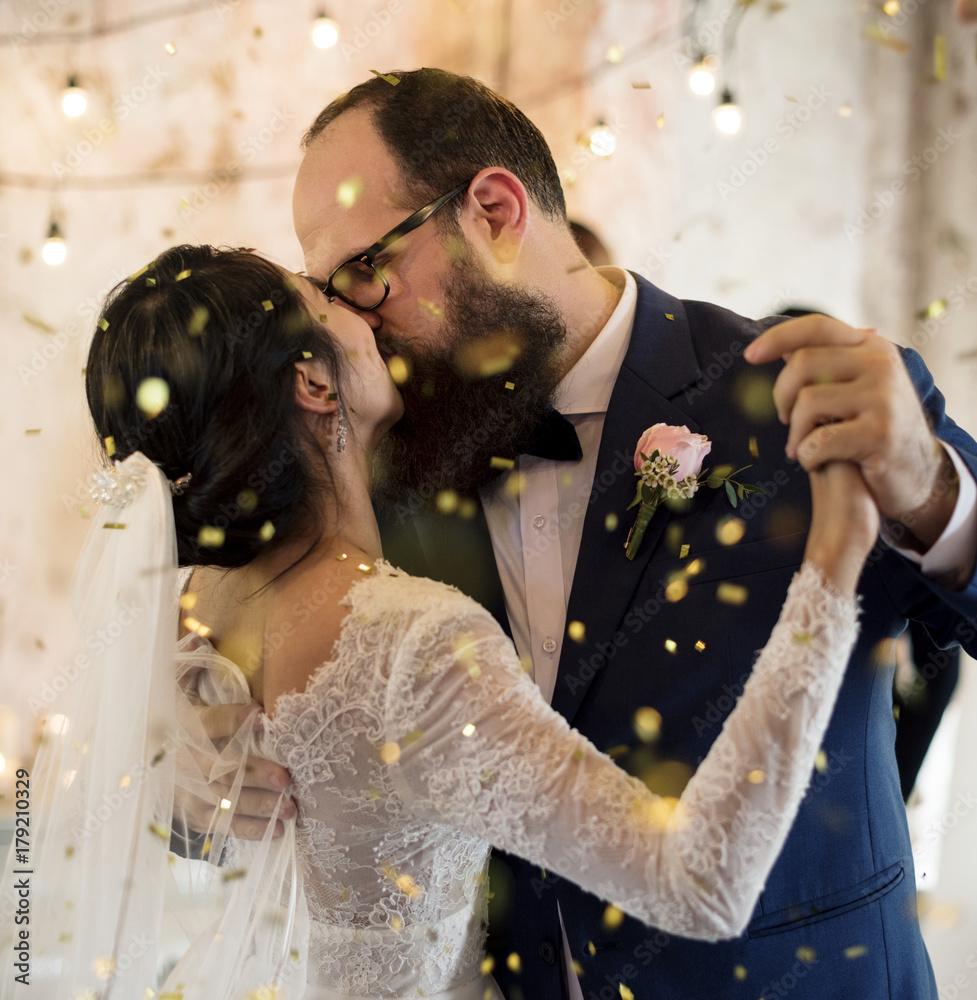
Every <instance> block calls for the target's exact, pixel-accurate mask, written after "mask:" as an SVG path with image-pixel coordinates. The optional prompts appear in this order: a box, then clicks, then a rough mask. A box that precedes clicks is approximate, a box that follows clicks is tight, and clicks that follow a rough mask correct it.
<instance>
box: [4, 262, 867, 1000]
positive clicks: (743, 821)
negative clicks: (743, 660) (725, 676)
mask: <svg viewBox="0 0 977 1000" xmlns="http://www.w3.org/2000/svg"><path fill="white" fill-rule="evenodd" d="M87 392H88V401H89V405H90V408H91V412H92V415H93V417H94V421H95V425H96V428H97V430H98V434H99V435H100V437H101V438H102V440H103V442H104V444H105V449H106V452H107V454H108V456H109V457H112V458H114V459H115V461H116V464H115V467H114V470H111V471H107V472H104V473H100V474H98V476H97V477H96V480H97V488H96V492H95V495H96V496H97V498H98V499H99V500H101V501H102V503H103V506H102V508H101V511H100V513H99V514H98V516H97V518H96V520H95V523H94V524H93V528H92V531H91V534H90V537H89V540H88V542H87V544H86V549H85V552H84V553H83V555H82V559H81V563H80V565H79V569H78V574H77V580H76V603H77V606H78V612H79V618H80V623H81V632H80V636H81V638H80V640H79V643H80V645H79V648H80V649H82V650H84V652H83V653H82V654H80V655H79V658H77V659H76V661H75V664H76V667H77V669H76V670H75V675H76V676H75V677H74V678H71V679H70V680H71V682H70V683H69V684H67V686H66V689H65V690H64V694H63V696H62V701H61V702H60V703H58V704H57V705H55V706H53V709H52V711H53V714H52V716H51V718H50V720H49V722H48V728H47V730H46V733H45V739H44V742H43V744H42V747H41V750H40V753H39V757H38V762H37V765H36V768H35V771H34V773H33V775H32V776H31V782H32V784H31V788H32V791H31V796H32V799H31V801H32V803H33V805H32V809H33V810H34V819H33V822H34V825H33V827H32V829H31V841H30V844H29V845H24V846H29V852H28V850H23V851H22V850H21V847H20V846H18V845H15V847H17V850H16V851H14V850H12V851H11V855H10V858H9V859H8V865H7V872H6V875H5V879H6V881H5V884H4V891H8V888H9V887H10V886H12V885H14V884H19V883H17V882H16V880H17V879H21V880H26V881H27V882H28V883H29V886H30V893H31V904H30V907H29V909H28V910H27V911H25V910H24V909H23V907H22V906H21V905H20V904H19V903H17V902H16V901H13V902H11V905H10V906H8V907H5V908H4V911H3V917H2V920H3V924H2V932H0V942H2V944H3V948H4V954H5V956H7V957H6V958H5V962H6V964H7V967H6V968H5V970H4V977H3V981H2V985H0V995H2V996H3V997H17V996H21V995H23V996H24V997H27V996H29V997H30V998H31V1000H39V998H46V997H51V998H54V997H57V998H59V1000H60V998H62V997H78V998H95V997H99V998H103V997H118V998H125V1000H130V998H136V997H147V998H148V997H162V998H170V1000H176V998H182V1000H191V998H207V1000H216V998H222V997H227V998H231V997H234V998H243V997H248V998H252V1000H271V998H277V1000H282V998H285V997H288V998H298V997H305V998H310V1000H344V998H354V1000H355V998H361V997H427V998H429V1000H431V998H440V1000H476V998H478V1000H481V998H482V997H494V996H498V992H497V989H496V988H495V986H494V983H493V980H492V977H491V960H490V959H484V958H483V952H482V948H483V944H484V938H485V929H484V912H485V911H484V903H485V899H486V894H487V890H488V886H487V885H486V879H485V875H486V870H487V861H488V856H489V850H490V847H493V846H495V847H498V848H501V849H504V850H506V851H510V852H515V853H518V854H520V855H522V856H524V857H526V858H528V859H530V860H531V861H532V862H533V863H534V864H538V865H540V866H541V867H543V868H544V869H547V870H552V871H554V872H557V873H559V874H560V875H562V876H565V877H568V878H570V879H573V880H574V881H576V882H578V883H579V884H580V885H581V886H583V887H584V888H586V889H588V890H590V891H592V892H594V893H597V894H598V895H600V896H602V897H604V898H605V899H607V900H608V901H609V903H612V904H613V905H614V906H615V907H617V908H618V909H619V910H622V911H624V912H626V913H628V914H631V915H633V916H635V917H637V918H639V919H641V920H644V921H646V922H648V923H650V924H654V925H656V926H658V927H661V928H664V929H665V930H666V931H668V932H669V933H672V934H678V935H683V936H687V937H698V938H703V939H717V938H721V937H731V936H736V935H738V934H740V933H741V932H742V931H743V929H744V927H745V926H746V924H747V921H748V919H749V917H750V915H751V913H752V911H753V909H754V907H755V905H756V901H757V898H758V896H759V893H760V891H761V889H762V887H763V884H764V881H765V879H766V877H767V875H768V873H769V871H770V869H771V867H772V866H773V863H774V861H775V859H776V857H777V854H778V852H779V850H780V848H781V846H782V845H783V842H784V840H785V838H786V836H787V833H788V830H789V828H790V825H791V822H792V821H793V818H794V816H795V814H796V811H797V808H798V805H799V803H800V801H801V799H802V797H803V795H804V792H805V790H806V788H807V784H808V781H809V778H810V775H811V772H812V768H813V766H814V763H815V757H816V753H817V750H818V748H819V745H820V740H821V738H822V736H823V734H824V731H825V728H826V726H827V723H828V720H829V718H830V715H831V712H832V708H833V704H834V699H835V697H836V695H837V692H838V689H839V687H840V684H841V680H842V676H843V673H844V669H845V665H846V663H847V661H848V657H849V653H850V651H851V648H852V645H853V643H854V640H855V636H856V632H857V628H856V602H855V598H854V596H853V595H854V589H855V586H856V583H857V580H858V577H859V574H860V572H861V567H862V564H863V562H864V558H865V556H866V554H867V552H868V549H869V548H870V546H871V545H872V544H873V542H874V539H875V534H876V530H877V520H876V514H875V508H874V506H873V504H872V502H871V499H870V498H869V496H868V494H867V492H866V489H865V487H864V484H863V483H862V481H861V477H860V475H859V473H858V472H857V470H856V469H855V467H853V466H840V465H836V466H831V467H828V468H827V469H826V470H825V471H823V472H820V473H817V474H814V475H812V492H813V498H814V512H813V520H812V524H811V528H810V533H809V536H808V542H807V550H806V556H805V562H804V565H803V567H802V568H801V570H800V571H799V572H798V574H797V575H796V577H795V578H794V581H793V583H792V585H791V588H790V591H789V593H788V595H787V597H786V600H785V604H784V607H783V610H782V613H781V616H780V620H779V622H778V624H777V626H776V627H775V629H774V631H773V634H772V635H771V638H770V641H769V642H768V644H767V646H766V647H765V649H764V651H763V652H762V653H761V654H760V657H759V659H758V660H757V662H756V664H755V666H754V668H753V671H752V675H751V678H750V680H749V683H748V684H747V685H746V688H745V691H744V693H743V695H742V697H741V698H740V701H739V703H738V705H737V707H736V709H735V711H734V712H733V714H732V715H731V717H730V718H729V720H728V721H727V723H726V725H725V727H724V730H723V732H722V734H721V735H720V737H719V738H718V739H717V740H716V742H715V744H714V745H713V747H712V749H711V750H710V752H709V754H708V756H707V757H706V759H705V760H704V761H703V763H702V765H701V766H700V767H699V769H698V771H697V772H696V774H695V775H694V776H693V777H692V779H691V780H690V781H689V783H688V785H687V787H686V788H685V791H684V792H683V794H682V796H681V799H680V800H677V801H676V800H671V799H663V798H661V797H659V796H657V795H655V794H653V793H652V792H650V791H649V790H648V789H647V788H646V787H645V785H644V784H643V783H642V782H640V781H639V780H637V779H635V778H633V777H630V776H628V775H627V774H626V773H625V772H624V771H622V770H620V769H618V768H617V767H616V766H615V765H614V763H613V762H612V761H611V760H610V759H609V758H607V757H606V756H605V755H603V754H602V753H600V752H598V751H597V750H596V749H595V748H594V747H593V746H592V745H591V744H589V743H588V742H587V741H586V740H585V739H584V738H583V737H581V736H580V735H579V734H577V733H576V732H575V731H573V730H572V729H570V727H569V726H568V724H567V722H566V721H565V720H564V719H563V718H562V717H561V716H560V715H558V714H557V713H556V712H554V711H553V710H552V709H551V708H550V707H549V706H548V705H547V704H546V703H545V702H544V701H543V699H542V697H541V695H540V694H539V691H538V689H537V688H536V686H535V685H534V684H533V683H532V681H531V680H530V679H529V678H528V677H527V675H526V674H525V672H524V670H523V669H522V667H521V665H520V663H519V660H518V658H517V656H516V653H515V651H514V649H513V646H512V644H511V642H510V641H509V640H508V639H507V638H506V636H505V635H504V634H503V633H502V631H501V630H500V628H499V626H498V625H497V624H496V622H495V621H494V620H493V619H492V617H491V616H490V615H489V614H488V612H486V611H485V610H484V609H482V608H481V607H480V606H478V605H477V604H475V603H474V602H473V601H471V600H470V599H468V598H466V597H464V596H463V595H461V594H460V593H459V592H457V591H456V590H454V589H452V588H450V587H447V586H445V585H443V584H440V583H436V582H433V581H431V580H426V579H419V578H416V577H410V576H407V575H406V574H404V573H401V572H399V571H398V570H397V569H396V568H394V567H393V566H391V565H389V564H388V563H386V562H384V561H383V559H382V555H381V551H380V544H379V535H378V530H377V523H376V519H375V516H374V513H373V509H372V506H371V501H370V481H369V470H370V464H371V459H372V456H373V454H374V451H375V449H376V448H377V445H378V444H379V443H380V441H381V440H382V438H383V436H384V434H385V433H386V432H387V431H388V430H389V428H390V427H391V426H392V425H393V424H394V423H395V422H396V421H397V420H398V418H399V417H400V415H401V413H402V410H403V406H402V403H401V400H400V397H399V395H398V392H397V389H396V387H395V385H394V383H393V382H392V380H391V379H390V376H389V374H388V372H387V368H386V366H385V364H384V361H383V360H382V358H381V357H380V355H379V354H378V353H377V350H376V346H375V344H374V342H373V337H372V335H371V332H370V329H369V327H368V326H367V324H366V323H365V322H364V321H363V320H362V319H361V318H360V317H358V316H357V315H355V314H354V313H353V312H351V311H349V310H347V309H344V308H341V307H339V306H337V305H334V304H333V303H332V302H331V301H327V299H326V298H325V297H324V296H323V294H322V293H321V292H320V291H319V290H318V289H317V288H316V287H315V286H314V285H313V284H312V283H311V282H310V281H308V280H307V279H304V278H302V277H299V276H296V275H291V274H289V273H287V272H285V271H283V270H281V269H280V268H278V267H277V266H275V265H273V264H271V263H270V262H268V261H266V260H264V259H262V258H261V257H258V256H256V255H254V254H253V253H251V252H249V251H244V250H215V249H213V248H210V247H190V246H183V247H176V248H173V249H171V250H168V251H166V252H165V253H163V254H162V255H161V256H160V257H159V258H158V259H157V260H155V261H154V262H153V263H152V264H150V265H148V267H147V268H144V269H143V270H142V271H141V272H138V273H137V274H135V275H133V276H132V277H130V278H129V279H128V280H127V282H125V283H123V284H122V285H120V286H119V288H118V289H117V290H116V291H115V292H114V293H113V294H112V295H111V296H110V298H109V300H108V302H107V305H106V307H105V311H104V314H103V317H102V319H101V320H100V322H99V324H98V329H97V330H96V332H95V337H94V340H93V343H92V347H91V352H90V356H89V361H88V368H87ZM177 565H180V566H194V567H196V569H195V570H194V571H193V574H192V577H191V579H190V581H189V585H188V586H187V588H186V589H185V591H184V592H183V594H182V595H179V597H178V588H177V587H176V585H175V569H176V566H177ZM608 571H609V572H612V571H613V570H611V569H609V570H608ZM178 622H179V625H178ZM113 625H114V627H113ZM178 628H179V635H178ZM95 636H100V638H99V639H97V640H96V641H93V637H95ZM177 639H179V641H177ZM648 645H649V654H648V655H649V657H651V656H653V655H655V654H654V652H653V650H654V649H656V648H658V645H659V644H658V643H655V642H651V643H649V644H648ZM174 679H175V683H174ZM234 703H236V704H241V703H254V704H255V711H254V713H252V714H250V715H249V716H248V722H247V724H246V725H245V726H243V727H241V729H240V730H239V732H238V733H237V734H236V735H235V736H234V737H233V738H231V739H229V740H225V739H221V740H217V741H216V745H215V742H214V740H212V739H211V738H210V737H209V736H208V734H207V731H206V729H205V722H204V721H203V720H206V719H207V718H212V717H213V716H208V715H207V713H206V712H201V711H200V710H199V709H200V706H201V704H203V705H206V706H210V707H211V708H210V711H211V712H220V711H221V707H222V706H227V705H230V704H234ZM259 708H260V710H259ZM255 757H263V758H266V759H268V760H272V761H275V762H277V763H278V764H280V765H282V766H284V767H285V768H287V769H288V771H289V772H290V773H291V775H292V778H293V784H292V786H291V788H290V789H288V790H283V791H282V795H281V797H280V799H279V802H278V805H277V806H276V808H275V809H274V811H273V812H272V814H271V815H270V816H267V817H265V818H264V819H263V820H261V821H257V822H260V825H261V829H259V830H253V829H252V830H247V831H242V830H240V829H239V828H235V831H232V829H231V822H232V818H233V816H234V814H235V811H240V812H243V813H247V812H248V809H247V806H246V803H245V802H244V801H243V799H242V789H243V788H244V786H245V785H246V782H245V780H244V779H245V777H246V772H247V771H248V769H249V768H250V767H252V766H254V765H253V758H255ZM249 758H252V760H249ZM290 796H293V797H294V799H295V801H296V802H297V803H298V811H297V815H294V809H293V807H292V804H291V797H290ZM201 800H203V801H206V802H207V803H208V806H207V812H208V815H207V817H206V819H205V820H204V822H203V823H201V822H200V820H199V815H200V814H199V803H200V801H201ZM188 803H194V804H195V805H193V806H190V805H188ZM201 826H204V827H206V829H202V830H201ZM191 829H197V830H199V831H200V836H199V837H198V838H197V839H196V841H195V847H194V848H193V849H191V845H190V843H189V838H190V833H189V831H190V830H191ZM235 832H237V833H239V834H240V833H244V834H245V835H246V836H247V837H248V838H249V839H247V840H245V839H243V838H242V837H240V836H235V835H234V833H235ZM168 848H169V849H170V850H168ZM177 854H179V855H181V857H179V858H178V857H177V856H176V855H177ZM189 856H195V860H186V858H187V857H189ZM168 869H169V870H170V871H171V872H172V873H173V876H174V877H173V879H172V880H169V877H168V875H167V870H168ZM22 872H27V874H18V873H22ZM168 880H169V881H171V883H172V884H171V885H170V888H169V889H166V885H167V881H168ZM177 883H179V885H177ZM178 890H179V891H178ZM188 892H192V893H193V894H194V896H195V898H196V899H197V900H198V902H199V906H198V907H197V910H196V911H195V913H196V916H195V915H194V914H193V913H191V912H190V909H189V908H188V907H187V905H186V896H187V893H188ZM25 912H26V922H25V921H23V920H20V919H18V917H19V916H23V915H24V913H25ZM613 912H614V911H613V910H611V911H609V913H611V914H612V913H613ZM200 913H202V914H203V916H200ZM175 919H179V920H181V922H182V923H183V926H184V933H185V934H186V935H187V937H186V938H185V939H184V940H190V942H191V944H190V947H189V950H187V951H186V953H185V954H184V955H183V956H182V957H181V958H180V959H179V961H178V962H177V964H176V967H175V968H173V969H172V971H170V972H169V975H168V976H167V977H166V981H165V983H163V984H160V983H159V982H158V979H157V972H158V966H159V965H160V964H161V963H162V962H163V960H164V958H165V956H164V954H163V952H162V951H161V948H160V941H161V937H162V935H164V934H172V932H173V927H174V926H175V925H174V923H173V921H174V920H175ZM508 961H509V963H510V967H513V968H516V969H517V968H518V963H519V956H518V955H510V956H509V958H508Z"/></svg>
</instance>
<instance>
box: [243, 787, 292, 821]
mask: <svg viewBox="0 0 977 1000" xmlns="http://www.w3.org/2000/svg"><path fill="white" fill-rule="evenodd" d="M279 799H281V794H280V793H279V794H277V795H276V794H275V793H274V792H265V791H261V790H260V789H257V788H242V789H241V794H240V795H239V796H238V800H237V808H236V809H235V810H234V814H235V816H242V817H262V816H264V817H266V818H267V817H268V816H271V815H272V813H274V811H275V807H276V806H278V802H279ZM278 815H279V817H281V818H282V819H291V818H292V817H293V816H294V815H295V803H294V802H293V801H292V799H290V798H285V799H283V800H282V802H281V806H279V807H278Z"/></svg>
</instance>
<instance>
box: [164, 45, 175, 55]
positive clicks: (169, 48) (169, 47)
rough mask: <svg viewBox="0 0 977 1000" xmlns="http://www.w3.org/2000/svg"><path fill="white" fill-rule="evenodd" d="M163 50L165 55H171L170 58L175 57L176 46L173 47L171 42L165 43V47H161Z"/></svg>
mask: <svg viewBox="0 0 977 1000" xmlns="http://www.w3.org/2000/svg"><path fill="white" fill-rule="evenodd" d="M163 48H164V49H166V51H167V53H168V54H169V55H171V56H175V55H176V45H174V43H173V42H167V43H166V44H165V45H164V46H163Z"/></svg>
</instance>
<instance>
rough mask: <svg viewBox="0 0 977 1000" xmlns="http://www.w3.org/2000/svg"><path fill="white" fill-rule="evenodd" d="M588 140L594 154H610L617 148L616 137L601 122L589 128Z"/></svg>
mask: <svg viewBox="0 0 977 1000" xmlns="http://www.w3.org/2000/svg"><path fill="white" fill-rule="evenodd" d="M588 141H589V145H590V151H591V152H592V153H593V154H594V156H610V155H611V153H613V152H614V150H615V149H616V148H617V138H616V137H615V135H614V133H613V132H612V131H611V130H610V129H609V128H608V127H607V126H606V125H605V124H604V123H603V122H598V123H597V127H596V128H594V129H592V130H591V132H590V135H589V136H588Z"/></svg>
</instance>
